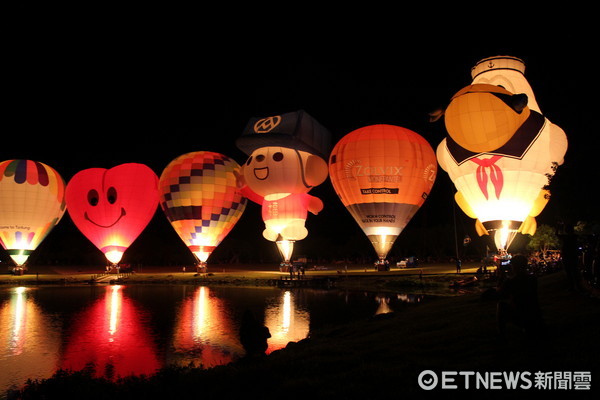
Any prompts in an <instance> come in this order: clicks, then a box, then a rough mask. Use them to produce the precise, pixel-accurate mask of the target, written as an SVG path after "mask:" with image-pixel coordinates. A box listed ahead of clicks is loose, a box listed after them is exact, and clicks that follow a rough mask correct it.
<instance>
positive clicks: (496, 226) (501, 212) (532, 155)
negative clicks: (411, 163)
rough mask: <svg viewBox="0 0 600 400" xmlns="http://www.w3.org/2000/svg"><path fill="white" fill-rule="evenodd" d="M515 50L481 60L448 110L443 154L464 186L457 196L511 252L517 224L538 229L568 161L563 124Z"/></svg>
mask: <svg viewBox="0 0 600 400" xmlns="http://www.w3.org/2000/svg"><path fill="white" fill-rule="evenodd" d="M524 73H525V64H524V63H523V61H522V60H520V59H518V58H515V57H508V56H499V57H491V58H486V59H484V60H481V61H480V62H479V63H477V65H476V66H475V67H474V68H473V69H472V71H471V74H472V77H473V82H472V83H471V85H469V86H467V87H466V88H464V89H462V90H460V91H459V92H458V93H457V94H456V95H455V96H454V97H453V98H452V100H451V102H450V105H449V106H448V108H447V109H446V110H445V113H444V118H445V124H446V128H447V130H448V137H446V138H445V139H444V140H442V142H441V143H440V144H439V146H438V148H437V151H436V153H437V158H438V162H439V164H440V166H441V167H442V168H443V169H444V170H445V171H446V172H447V173H448V175H449V176H450V179H451V180H452V182H453V183H454V185H455V186H456V189H457V193H456V195H455V200H456V202H457V203H458V204H459V205H460V207H461V209H462V210H463V211H464V212H465V213H466V214H467V215H468V216H469V217H471V218H474V219H476V228H477V232H478V233H479V234H480V235H487V234H490V233H493V235H492V236H493V239H494V245H495V247H496V249H498V250H499V253H501V254H505V253H506V251H507V250H508V247H509V246H510V244H511V242H512V239H513V238H514V236H515V235H516V233H517V232H521V233H524V234H533V233H535V230H536V223H535V217H536V216H537V215H538V214H539V213H540V212H541V211H542V210H543V208H544V207H545V205H546V203H547V202H548V199H549V194H550V193H549V191H548V189H547V185H548V184H549V179H550V178H551V177H552V176H553V175H554V173H555V172H556V168H557V167H558V166H559V165H561V164H562V163H563V161H564V155H565V153H566V150H567V138H566V135H565V133H564V131H563V130H562V129H561V128H560V127H558V126H557V125H555V124H553V123H551V122H550V121H549V120H548V119H547V118H545V117H544V116H543V115H542V114H541V111H540V109H539V106H538V104H537V102H536V100H535V97H534V95H533V91H532V90H531V87H530V86H529V83H528V82H527V79H526V78H525V75H524Z"/></svg>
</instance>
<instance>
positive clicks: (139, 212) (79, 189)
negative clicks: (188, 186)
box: [65, 163, 158, 264]
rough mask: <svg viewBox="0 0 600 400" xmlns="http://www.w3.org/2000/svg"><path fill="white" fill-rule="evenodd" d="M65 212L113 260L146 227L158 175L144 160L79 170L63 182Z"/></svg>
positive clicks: (154, 201)
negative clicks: (66, 211) (138, 162)
mask: <svg viewBox="0 0 600 400" xmlns="http://www.w3.org/2000/svg"><path fill="white" fill-rule="evenodd" d="M65 198H66V202H67V210H68V212H69V216H70V217H71V219H72V220H73V223H74V224H75V225H76V226H77V228H78V229H79V230H80V231H81V233H83V235H85V237H87V238H88V239H89V240H90V241H91V242H92V243H93V244H94V245H95V246H96V247H98V249H100V250H101V251H102V252H103V253H104V255H105V256H106V258H107V259H108V260H109V261H110V262H112V263H113V264H116V263H118V262H119V261H120V260H121V257H122V256H123V253H124V252H125V250H127V248H128V247H129V245H131V243H133V241H134V240H135V239H136V238H137V237H138V236H139V235H140V233H142V231H143V230H144V229H145V228H146V226H147V225H148V223H149V222H150V220H151V219H152V217H153V216H154V213H155V212H156V209H157V207H158V177H157V175H156V174H155V173H154V171H152V170H151V169H150V168H149V167H147V166H146V165H144V164H137V163H128V164H121V165H118V166H116V167H114V168H111V169H104V168H90V169H86V170H83V171H79V172H78V173H77V174H75V175H74V176H73V178H71V180H70V181H69V183H68V184H67V188H66V193H65Z"/></svg>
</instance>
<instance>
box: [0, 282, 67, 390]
mask: <svg viewBox="0 0 600 400" xmlns="http://www.w3.org/2000/svg"><path fill="white" fill-rule="evenodd" d="M31 290H33V289H29V288H25V287H17V288H12V289H10V291H11V293H10V297H9V299H8V301H6V302H5V303H4V304H2V305H0V343H2V344H3V346H1V347H0V372H1V373H0V388H5V387H10V386H13V385H15V386H19V385H21V384H22V383H23V382H22V379H21V375H20V371H23V370H25V371H27V372H28V377H30V378H32V379H36V378H43V377H46V376H49V375H51V374H52V373H53V372H54V370H55V366H56V363H57V358H58V356H57V354H58V351H59V348H60V342H59V338H60V335H59V334H58V328H57V327H56V326H54V325H53V324H52V323H51V322H50V319H49V318H48V317H47V316H46V315H44V314H43V313H42V312H41V310H40V308H39V306H38V305H37V304H36V303H35V301H34V300H33V298H32V297H31V296H30V294H29V292H30V291H31Z"/></svg>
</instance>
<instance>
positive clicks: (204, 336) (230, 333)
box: [169, 286, 244, 368]
mask: <svg viewBox="0 0 600 400" xmlns="http://www.w3.org/2000/svg"><path fill="white" fill-rule="evenodd" d="M177 315H178V317H177V321H176V323H175V332H174V334H173V342H172V347H173V351H174V352H173V358H174V359H172V360H170V361H169V363H170V364H178V365H188V364H190V363H194V364H195V365H197V366H200V365H201V366H203V367H205V368H209V367H214V366H216V365H222V364H226V363H228V362H231V361H233V360H234V359H235V358H236V357H237V356H238V355H239V354H243V352H244V350H243V348H242V345H241V344H240V341H239V336H238V328H237V325H236V323H235V322H234V320H233V318H232V316H231V314H230V313H229V311H228V307H227V305H226V304H225V302H224V301H223V299H221V298H219V297H217V296H216V295H214V294H213V293H211V289H209V288H208V287H205V286H201V287H198V288H197V289H196V290H195V292H194V294H193V296H190V297H188V298H186V299H185V300H184V301H183V303H182V305H181V308H180V310H179V312H178V313H177Z"/></svg>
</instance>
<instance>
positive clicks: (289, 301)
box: [265, 290, 310, 353]
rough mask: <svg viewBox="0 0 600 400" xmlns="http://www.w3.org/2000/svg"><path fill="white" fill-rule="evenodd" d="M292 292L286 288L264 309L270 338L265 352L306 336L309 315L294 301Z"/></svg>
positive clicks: (308, 326)
mask: <svg viewBox="0 0 600 400" xmlns="http://www.w3.org/2000/svg"><path fill="white" fill-rule="evenodd" d="M294 300H295V299H294V294H293V293H292V292H291V291H289V290H286V291H285V292H283V293H282V295H281V296H280V297H278V298H277V299H276V301H275V302H273V303H271V304H269V305H268V306H267V308H266V309H265V325H266V326H267V328H269V332H270V333H271V338H269V340H268V344H269V347H268V348H267V353H270V352H272V351H274V350H278V349H281V348H283V347H285V346H286V345H287V344H288V343H289V342H297V341H299V340H302V339H304V338H306V337H307V336H308V333H309V328H310V316H309V313H308V311H306V310H303V309H302V308H300V307H299V306H298V304H297V302H296V301H294Z"/></svg>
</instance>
